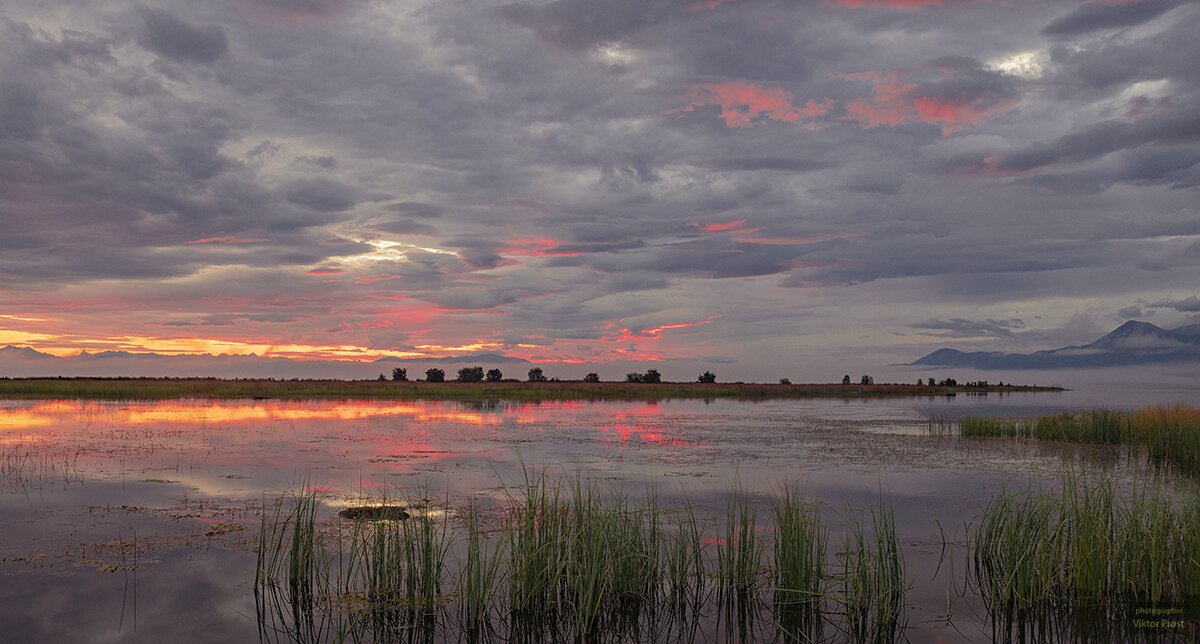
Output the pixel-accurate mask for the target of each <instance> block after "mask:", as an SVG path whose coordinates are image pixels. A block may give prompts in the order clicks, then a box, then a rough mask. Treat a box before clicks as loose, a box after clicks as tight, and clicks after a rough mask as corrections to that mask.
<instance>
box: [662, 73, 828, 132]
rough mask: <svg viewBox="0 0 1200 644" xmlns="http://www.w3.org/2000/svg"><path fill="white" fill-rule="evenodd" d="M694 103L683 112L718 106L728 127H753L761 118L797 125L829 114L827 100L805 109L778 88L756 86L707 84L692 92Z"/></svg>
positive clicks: (806, 104)
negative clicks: (803, 120) (805, 120)
mask: <svg viewBox="0 0 1200 644" xmlns="http://www.w3.org/2000/svg"><path fill="white" fill-rule="evenodd" d="M689 94H690V97H691V101H690V102H689V103H688V104H687V105H685V106H684V107H682V108H679V110H678V111H680V112H691V111H693V110H695V109H696V108H699V107H704V106H707V105H716V106H719V107H720V108H721V120H722V121H725V125H726V127H733V128H745V127H751V126H752V125H754V123H755V119H756V118H758V117H759V116H763V117H766V118H768V119H770V120H773V121H784V122H797V121H800V120H802V119H813V118H817V117H820V116H825V115H826V114H828V113H829V109H830V104H829V102H828V101H820V102H818V101H813V100H810V101H808V102H807V103H805V104H804V105H803V106H800V107H797V106H795V105H793V104H792V100H793V98H792V95H791V94H790V93H789V92H787V91H786V90H783V89H781V88H778V87H764V86H761V85H756V84H754V83H704V84H701V85H695V86H693V87H692V88H691V90H690V91H689Z"/></svg>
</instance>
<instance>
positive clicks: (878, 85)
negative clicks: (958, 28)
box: [836, 58, 1020, 136]
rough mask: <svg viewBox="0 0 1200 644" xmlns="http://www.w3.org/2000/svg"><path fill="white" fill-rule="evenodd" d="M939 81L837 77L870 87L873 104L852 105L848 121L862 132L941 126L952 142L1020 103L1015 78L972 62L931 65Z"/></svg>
mask: <svg viewBox="0 0 1200 644" xmlns="http://www.w3.org/2000/svg"><path fill="white" fill-rule="evenodd" d="M927 67H929V68H935V69H940V70H941V74H940V77H934V78H932V79H929V80H925V81H923V82H913V81H901V80H900V73H899V72H898V71H895V70H893V71H888V72H886V73H878V72H857V73H846V74H837V75H836V77H837V78H841V79H842V80H847V81H859V82H861V81H866V82H869V83H871V98H869V99H864V98H859V99H852V100H850V101H848V102H847V103H846V105H845V111H846V115H845V116H844V118H845V119H846V120H849V121H854V122H856V123H858V124H859V126H860V127H863V128H874V127H879V126H881V125H887V126H890V127H893V128H894V127H897V126H900V125H904V124H906V123H918V122H925V123H935V124H939V125H940V127H941V130H942V134H943V135H945V136H949V135H951V134H954V133H956V132H959V131H961V130H963V129H965V128H967V127H968V126H972V125H979V124H981V123H983V122H985V121H987V120H989V119H991V118H993V117H995V116H996V115H998V114H1001V113H1003V112H1007V111H1009V110H1011V109H1013V108H1014V107H1016V105H1017V103H1018V102H1019V101H1020V94H1019V92H1018V91H1017V90H1016V88H1015V86H1014V83H1013V81H1012V80H1011V78H1009V77H1007V76H1006V75H1004V74H1001V73H998V72H995V71H991V70H988V69H985V68H983V67H982V66H980V65H979V64H978V63H976V62H975V61H972V60H969V59H961V58H960V59H948V60H934V61H930V62H929V64H928V66H927Z"/></svg>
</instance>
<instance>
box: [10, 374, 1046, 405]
mask: <svg viewBox="0 0 1200 644" xmlns="http://www.w3.org/2000/svg"><path fill="white" fill-rule="evenodd" d="M1047 391H1063V389H1062V388H1060V387H1035V386H1024V385H1004V386H1000V385H988V386H987V387H966V386H953V387H941V386H928V385H925V386H917V385H900V384H881V385H842V384H820V383H818V384H795V385H789V384H764V383H696V382H664V383H627V382H596V383H591V382H575V381H570V382H554V381H548V382H498V383H486V382H485V383H462V382H443V383H430V382H393V381H380V380H273V379H221V378H0V399H3V398H10V399H12V398H20V399H54V398H75V399H97V400H163V399H172V398H217V399H221V398H270V399H311V398H369V399H432V400H489V399H503V400H644V399H663V398H742V399H771V398H854V397H883V396H945V395H952V394H955V395H956V394H959V393H967V394H970V393H977V394H982V393H1016V392H1047Z"/></svg>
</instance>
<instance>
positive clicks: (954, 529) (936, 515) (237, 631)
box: [0, 392, 1155, 642]
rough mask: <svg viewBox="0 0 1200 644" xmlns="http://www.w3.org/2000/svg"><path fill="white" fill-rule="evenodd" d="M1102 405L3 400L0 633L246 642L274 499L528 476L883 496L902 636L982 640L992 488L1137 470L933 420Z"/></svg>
mask: <svg viewBox="0 0 1200 644" xmlns="http://www.w3.org/2000/svg"><path fill="white" fill-rule="evenodd" d="M1099 397H1102V398H1104V399H1105V400H1106V401H1108V404H1109V405H1110V406H1134V405H1137V404H1146V403H1149V402H1155V401H1154V400H1146V399H1144V398H1146V397H1145V396H1143V397H1142V399H1139V398H1138V397H1137V396H1132V397H1130V396H1128V395H1127V396H1126V398H1127V399H1126V400H1120V399H1118V398H1114V396H1113V395H1107V396H1106V395H1103V394H1100V395H1099ZM1096 398H1097V394H1095V393H1088V392H1084V393H1080V392H1066V393H1061V394H1033V395H1008V396H997V395H991V396H963V395H960V396H957V397H954V398H933V399H929V398H925V399H904V400H900V399H877V400H859V399H854V400H785V401H784V400H780V401H765V402H738V401H729V400H715V401H709V402H705V401H701V400H687V401H662V402H657V403H655V402H602V403H601V402H596V403H591V402H547V403H541V404H506V403H492V404H460V403H452V402H410V401H404V402H390V401H389V402H382V401H304V402H282V401H217V402H212V401H186V400H185V401H166V402H144V403H128V402H122V403H114V402H81V401H2V402H0V463H2V465H0V468H3V469H2V470H0V474H2V478H0V485H2V487H0V521H2V523H3V525H4V530H3V535H2V536H0V575H2V577H3V581H2V583H0V633H2V634H3V635H0V639H5V640H8V641H28V642H33V641H73V642H132V641H145V642H161V641H177V642H189V641H204V642H209V641H253V640H256V639H258V637H259V632H258V625H257V622H256V620H255V605H254V600H253V595H252V585H253V578H254V548H255V544H256V541H255V540H256V538H257V527H258V522H259V511H260V508H261V506H262V502H263V499H264V498H268V499H269V498H274V497H275V496H277V495H278V494H279V493H281V492H284V491H287V490H293V489H296V488H298V487H299V486H302V485H308V486H310V487H318V488H320V489H321V490H322V492H323V493H324V494H325V495H326V498H327V503H326V504H327V507H328V512H329V513H331V514H332V512H333V510H335V509H336V508H338V507H339V506H345V505H348V504H352V503H353V502H354V501H355V499H356V498H358V497H360V496H361V495H362V494H363V493H371V492H373V491H380V490H382V491H385V492H387V493H389V494H393V495H410V496H422V495H424V496H431V497H434V498H440V499H449V505H450V508H449V509H450V511H451V512H454V510H455V509H456V508H461V507H463V506H465V505H466V503H467V500H468V499H471V498H475V499H477V500H479V501H480V502H482V503H483V504H484V505H485V507H487V506H488V504H489V503H490V502H493V501H494V502H495V503H496V504H499V503H500V502H502V501H503V499H504V498H505V494H506V488H508V487H511V486H514V485H516V484H518V483H520V482H521V481H522V470H523V468H527V469H532V470H535V471H540V470H542V469H546V470H548V471H549V472H550V473H551V475H552V476H561V477H562V478H564V479H567V478H571V479H573V478H574V477H575V476H580V477H583V478H585V479H588V480H592V481H596V482H599V483H601V484H603V485H611V486H613V487H614V488H617V489H622V490H627V491H632V492H637V493H639V494H640V493H641V492H642V491H646V490H654V491H656V492H657V493H659V494H660V495H661V496H662V497H663V498H665V499H667V500H668V501H671V500H675V499H683V498H685V497H686V499H687V500H688V501H690V502H692V503H695V504H696V505H697V506H698V507H699V508H700V509H701V510H700V514H701V516H702V517H705V518H711V519H715V518H716V517H718V516H719V515H720V514H721V513H722V512H723V511H724V505H723V504H724V498H725V497H726V495H727V494H728V492H729V491H730V489H731V488H732V486H733V485H734V484H735V483H740V484H741V486H742V487H744V488H747V489H750V490H755V491H757V493H759V497H758V498H760V500H761V502H762V503H763V504H764V507H765V504H766V502H767V501H766V499H767V496H766V495H767V493H769V492H770V491H771V490H773V489H778V488H779V487H780V486H781V485H783V484H785V483H788V482H798V483H800V484H801V485H802V486H803V488H804V490H805V492H806V494H807V496H808V497H810V498H812V499H816V500H818V501H819V502H820V505H821V508H822V513H823V515H826V516H828V517H830V518H831V520H832V521H833V522H834V523H835V524H836V521H837V517H838V516H839V513H845V512H850V511H854V510H855V509H867V508H872V507H876V506H877V504H878V502H879V499H880V495H881V493H882V494H884V495H885V496H887V497H889V498H890V499H891V500H892V501H893V503H894V504H895V508H896V519H897V528H898V534H899V541H900V544H901V546H902V548H903V550H904V554H905V558H906V566H907V576H908V578H909V581H910V583H912V584H913V589H912V591H910V593H909V596H908V603H909V605H910V609H909V618H908V623H909V628H910V630H909V633H908V634H909V637H910V639H912V640H913V641H947V642H950V641H977V640H986V639H988V637H989V633H990V631H989V630H988V628H989V627H988V625H987V620H986V615H985V614H984V611H983V610H982V607H981V606H979V605H978V601H976V600H974V599H972V598H971V597H966V598H962V599H956V600H955V601H954V605H953V607H952V611H951V612H952V613H953V623H952V624H947V620H946V615H947V594H948V590H949V589H951V588H953V587H960V586H962V583H963V575H964V574H965V570H964V565H965V550H964V548H963V541H964V538H965V528H964V526H965V524H967V523H968V522H970V521H971V520H972V519H973V518H974V517H976V516H978V514H979V510H980V508H981V506H982V505H983V504H984V503H986V500H987V499H988V497H989V496H990V495H992V494H993V493H995V492H997V491H999V490H1000V489H1002V488H1003V487H1004V486H1005V485H1018V486H1024V485H1026V484H1028V483H1029V482H1031V481H1047V482H1051V483H1053V482H1056V481H1057V480H1058V477H1059V473H1060V472H1061V471H1062V469H1063V468H1064V466H1066V467H1081V468H1087V469H1089V470H1092V471H1096V470H1105V471H1111V472H1113V473H1116V474H1117V475H1118V477H1119V478H1124V479H1126V480H1128V479H1129V478H1130V477H1135V476H1139V475H1142V474H1144V472H1140V473H1139V472H1138V471H1137V469H1138V468H1136V467H1129V466H1128V465H1127V463H1126V461H1125V460H1124V459H1123V458H1121V457H1120V455H1119V454H1118V453H1117V451H1116V450H1111V449H1095V448H1083V447H1079V446H1061V445H1049V444H1038V443H1034V442H1025V443H1013V442H1006V441H964V440H959V439H957V438H954V437H937V436H928V435H926V427H927V423H928V419H929V418H930V417H937V418H952V417H956V416H961V415H962V414H964V413H977V414H978V413H986V414H999V415H1028V414H1037V413H1047V412H1057V411H1059V410H1061V409H1063V408H1079V407H1091V406H1094V405H1096V404H1097V402H1096ZM761 514H762V515H764V516H765V514H766V513H765V511H764V512H763V513H761ZM943 535H945V539H946V540H947V541H948V542H949V548H948V550H947V551H945V552H944V551H943ZM838 540H839V537H838V536H837V533H836V526H835V535H834V538H833V541H835V542H836V541H838ZM939 564H940V568H939ZM935 571H936V573H937V574H936V575H935Z"/></svg>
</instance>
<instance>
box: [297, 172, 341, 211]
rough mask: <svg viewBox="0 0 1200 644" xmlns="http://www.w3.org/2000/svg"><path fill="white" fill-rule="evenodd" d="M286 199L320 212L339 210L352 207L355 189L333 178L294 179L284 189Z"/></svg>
mask: <svg viewBox="0 0 1200 644" xmlns="http://www.w3.org/2000/svg"><path fill="white" fill-rule="evenodd" d="M285 194H286V195H287V200H288V201H290V202H292V203H294V204H296V205H298V206H303V207H305V208H311V209H312V210H319V211H321V212H341V211H343V210H349V209H351V208H353V207H354V203H355V191H354V189H353V188H351V187H350V186H347V185H346V184H344V183H342V182H340V181H337V180H335V179H326V178H324V177H317V178H314V179H301V180H299V181H296V182H295V183H293V184H292V185H291V186H289V187H288V188H287V190H286V191H285Z"/></svg>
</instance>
